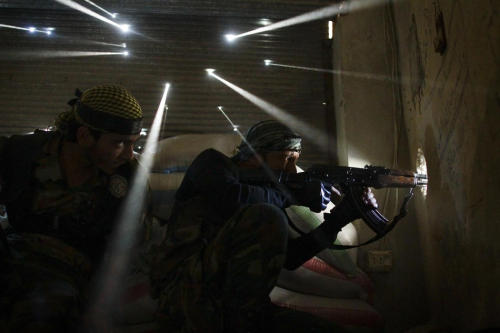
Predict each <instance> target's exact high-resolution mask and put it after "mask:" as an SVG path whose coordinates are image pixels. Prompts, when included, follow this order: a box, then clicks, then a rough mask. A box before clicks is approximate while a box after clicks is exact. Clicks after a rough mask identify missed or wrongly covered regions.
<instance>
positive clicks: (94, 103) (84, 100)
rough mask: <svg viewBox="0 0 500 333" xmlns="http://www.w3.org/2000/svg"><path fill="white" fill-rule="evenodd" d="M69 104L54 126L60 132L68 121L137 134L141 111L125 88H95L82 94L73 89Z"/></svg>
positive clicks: (103, 86)
mask: <svg viewBox="0 0 500 333" xmlns="http://www.w3.org/2000/svg"><path fill="white" fill-rule="evenodd" d="M75 95H76V97H77V98H74V99H72V100H70V101H69V102H68V104H69V105H71V106H72V109H71V111H67V112H63V113H61V114H60V115H59V116H58V117H57V119H56V126H57V128H58V129H59V130H63V129H64V127H65V125H67V123H68V122H69V121H71V120H73V119H74V120H76V121H77V122H78V123H80V124H82V125H84V126H88V127H89V128H92V129H94V130H97V131H101V132H112V133H118V134H124V135H129V134H139V133H140V131H141V127H142V119H143V117H142V110H141V107H140V105H139V103H138V102H137V100H136V99H135V98H134V96H132V95H131V94H130V93H129V92H128V91H127V90H126V89H125V88H123V87H120V86H115V85H102V86H96V87H93V88H90V89H87V90H85V91H84V92H83V93H82V92H81V91H80V90H78V89H77V90H76V92H75Z"/></svg>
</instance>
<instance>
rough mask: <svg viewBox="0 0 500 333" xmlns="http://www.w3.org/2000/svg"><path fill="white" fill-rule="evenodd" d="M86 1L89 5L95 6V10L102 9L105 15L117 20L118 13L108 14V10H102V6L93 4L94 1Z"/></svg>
mask: <svg viewBox="0 0 500 333" xmlns="http://www.w3.org/2000/svg"><path fill="white" fill-rule="evenodd" d="M83 1H85V2H86V3H88V4H91V5H92V6H94V7H95V8H97V9H100V10H101V11H103V12H104V13H106V14H108V15H109V16H111V17H112V18H116V16H117V13H111V12H108V11H107V10H106V9H104V8H102V7H101V6H98V5H97V4H95V3H93V2H92V1H90V0H83Z"/></svg>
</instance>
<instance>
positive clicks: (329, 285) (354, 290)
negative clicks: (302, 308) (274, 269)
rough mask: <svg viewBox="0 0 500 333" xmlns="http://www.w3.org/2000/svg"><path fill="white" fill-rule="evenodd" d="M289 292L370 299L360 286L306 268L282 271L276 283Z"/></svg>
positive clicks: (347, 280)
mask: <svg viewBox="0 0 500 333" xmlns="http://www.w3.org/2000/svg"><path fill="white" fill-rule="evenodd" d="M276 285H277V286H278V287H282V288H285V289H288V290H292V291H296V292H300V293H304V294H309V295H317V296H324V297H331V298H356V299H363V300H367V299H368V294H367V293H366V292H364V290H363V289H362V288H361V286H360V285H358V284H356V283H353V282H351V281H349V279H344V278H342V277H332V276H329V275H326V274H321V273H318V272H315V271H313V270H310V269H307V268H305V267H303V266H302V267H299V268H297V269H295V270H293V271H289V270H287V269H282V270H281V272H280V275H279V278H278V281H277V283H276Z"/></svg>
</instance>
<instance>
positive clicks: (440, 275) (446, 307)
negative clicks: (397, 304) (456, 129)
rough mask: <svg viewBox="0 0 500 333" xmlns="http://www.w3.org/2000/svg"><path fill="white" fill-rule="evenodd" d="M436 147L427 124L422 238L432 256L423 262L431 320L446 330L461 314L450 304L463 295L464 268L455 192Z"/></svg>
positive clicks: (431, 129) (432, 134)
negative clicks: (461, 272)
mask: <svg viewBox="0 0 500 333" xmlns="http://www.w3.org/2000/svg"><path fill="white" fill-rule="evenodd" d="M437 147H438V145H437V142H436V138H435V136H434V131H433V128H432V127H430V126H428V127H427V128H426V131H425V145H424V151H425V153H426V159H427V174H428V177H429V186H428V192H427V199H426V204H427V214H428V215H427V216H428V220H427V221H423V223H426V224H427V225H426V226H425V229H426V230H428V235H427V237H425V236H424V237H423V239H422V242H423V246H424V247H426V249H427V250H428V251H426V253H428V254H431V255H432V256H430V257H428V258H424V265H425V266H426V268H427V271H428V274H429V275H428V279H429V285H428V290H429V299H430V300H431V304H432V305H431V306H432V307H433V309H432V314H433V317H434V318H431V320H432V321H433V323H434V324H435V325H437V326H438V327H440V329H446V328H445V327H446V326H447V325H451V323H452V322H453V320H456V315H457V314H458V313H457V310H458V309H457V308H455V309H453V310H451V309H450V307H451V308H453V307H457V304H456V302H455V301H454V300H455V298H456V297H457V296H462V295H460V294H461V290H460V287H459V286H458V284H457V281H456V280H455V279H456V278H457V275H456V274H459V270H460V268H461V267H460V264H461V261H460V260H459V258H458V257H459V256H460V253H459V251H460V249H459V242H458V240H457V239H456V236H457V234H456V231H455V230H452V226H453V225H455V224H456V222H455V221H457V220H458V219H459V218H458V214H457V207H456V206H455V202H454V201H453V195H452V193H451V191H450V188H449V186H448V184H447V183H446V182H445V181H444V180H443V177H442V174H441V170H442V169H441V160H440V157H439V152H438V150H437ZM460 298H461V297H460ZM459 302H461V301H460V300H459Z"/></svg>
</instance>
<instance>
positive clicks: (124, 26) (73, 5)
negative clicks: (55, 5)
mask: <svg viewBox="0 0 500 333" xmlns="http://www.w3.org/2000/svg"><path fill="white" fill-rule="evenodd" d="M55 1H57V2H59V3H61V4H63V5H65V6H68V7H70V8H73V9H76V10H78V11H80V12H82V13H84V14H87V15H90V16H92V17H95V18H96V19H99V20H101V21H103V22H106V23H108V24H111V25H112V26H114V27H116V28H118V29H120V30H122V31H123V32H128V31H129V29H130V25H128V24H118V23H116V22H113V21H111V20H110V19H108V18H106V17H104V16H102V15H100V14H97V13H96V12H93V11H91V10H90V9H88V8H86V7H83V6H82V5H80V4H79V3H76V2H75V1H73V0H55Z"/></svg>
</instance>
